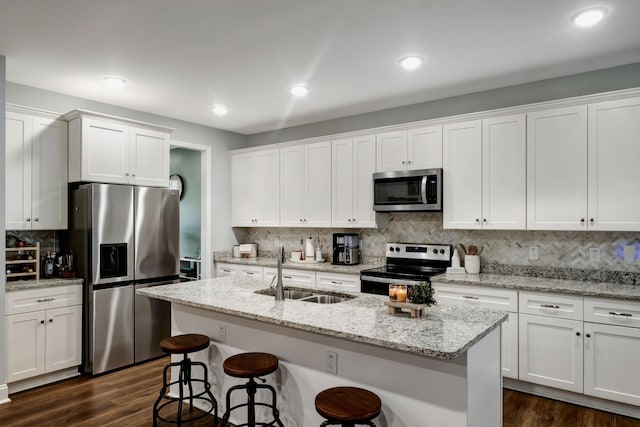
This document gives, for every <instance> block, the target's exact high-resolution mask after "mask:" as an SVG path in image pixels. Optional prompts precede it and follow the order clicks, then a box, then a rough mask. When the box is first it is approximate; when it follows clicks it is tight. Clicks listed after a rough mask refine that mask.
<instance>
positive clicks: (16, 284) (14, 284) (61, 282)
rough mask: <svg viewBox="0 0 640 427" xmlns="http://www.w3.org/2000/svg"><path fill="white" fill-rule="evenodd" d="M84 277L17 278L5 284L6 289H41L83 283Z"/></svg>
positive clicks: (8, 290)
mask: <svg viewBox="0 0 640 427" xmlns="http://www.w3.org/2000/svg"><path fill="white" fill-rule="evenodd" d="M82 283H84V280H83V279H80V278H74V279H60V278H55V279H40V280H16V281H11V282H7V284H6V285H5V291H7V292H11V291H24V290H25V289H40V288H51V287H53V286H69V285H82Z"/></svg>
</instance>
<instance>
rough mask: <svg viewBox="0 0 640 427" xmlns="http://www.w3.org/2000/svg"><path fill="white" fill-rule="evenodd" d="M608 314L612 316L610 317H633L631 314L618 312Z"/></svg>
mask: <svg viewBox="0 0 640 427" xmlns="http://www.w3.org/2000/svg"><path fill="white" fill-rule="evenodd" d="M609 314H610V315H612V316H624V317H633V314H631V313H620V312H618V311H610V312H609Z"/></svg>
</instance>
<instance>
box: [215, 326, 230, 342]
mask: <svg viewBox="0 0 640 427" xmlns="http://www.w3.org/2000/svg"><path fill="white" fill-rule="evenodd" d="M226 340H227V327H226V326H225V325H220V326H218V330H217V331H216V341H219V342H225V341H226Z"/></svg>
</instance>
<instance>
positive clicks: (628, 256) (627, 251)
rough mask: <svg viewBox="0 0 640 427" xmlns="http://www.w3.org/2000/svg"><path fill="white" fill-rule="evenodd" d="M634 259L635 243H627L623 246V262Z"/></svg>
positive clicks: (630, 261)
mask: <svg viewBox="0 0 640 427" xmlns="http://www.w3.org/2000/svg"><path fill="white" fill-rule="evenodd" d="M635 259H636V247H635V245H627V246H625V247H624V262H628V263H632V262H633V261H634V260H635Z"/></svg>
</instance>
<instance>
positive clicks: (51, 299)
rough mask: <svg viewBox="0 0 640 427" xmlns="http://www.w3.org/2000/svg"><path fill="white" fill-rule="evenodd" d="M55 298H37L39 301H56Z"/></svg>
mask: <svg viewBox="0 0 640 427" xmlns="http://www.w3.org/2000/svg"><path fill="white" fill-rule="evenodd" d="M55 300H56V299H55V298H42V299H38V300H36V301H37V302H50V301H55Z"/></svg>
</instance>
